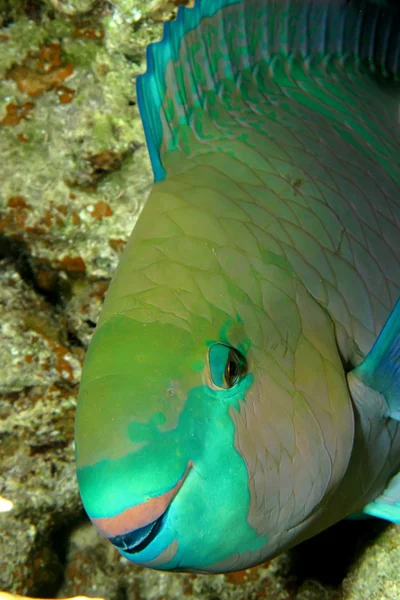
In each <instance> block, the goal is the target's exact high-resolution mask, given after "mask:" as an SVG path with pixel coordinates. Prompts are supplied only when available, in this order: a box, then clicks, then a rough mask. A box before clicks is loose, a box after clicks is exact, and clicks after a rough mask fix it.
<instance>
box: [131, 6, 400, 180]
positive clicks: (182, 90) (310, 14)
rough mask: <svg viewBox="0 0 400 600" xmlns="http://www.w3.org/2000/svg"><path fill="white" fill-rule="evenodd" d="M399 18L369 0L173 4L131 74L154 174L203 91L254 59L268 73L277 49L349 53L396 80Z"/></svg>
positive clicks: (158, 176) (160, 175) (313, 54)
mask: <svg viewBox="0 0 400 600" xmlns="http://www.w3.org/2000/svg"><path fill="white" fill-rule="evenodd" d="M398 19H399V12H398V10H397V8H395V7H394V6H393V8H392V7H391V6H386V5H385V6H382V4H381V2H378V3H376V0H375V1H373V0H286V1H285V2H283V1H282V0H197V2H196V4H195V6H194V7H193V8H183V7H180V9H179V11H178V15H177V19H176V21H174V22H170V23H166V24H165V27H164V36H163V39H162V40H161V41H160V42H158V43H155V44H151V45H150V46H149V47H148V49H147V71H146V73H145V74H144V75H141V76H140V77H138V79H137V97H138V104H139V109H140V113H141V117H142V121H143V126H144V130H145V135H146V141H147V146H148V149H149V154H150V159H151V163H152V167H153V172H154V179H155V181H158V180H162V179H164V178H165V169H164V167H163V162H162V156H163V153H164V152H165V151H166V150H169V149H174V148H177V147H179V140H178V139H177V136H176V135H175V132H176V129H177V128H178V126H181V125H183V124H186V125H187V126H188V127H189V128H190V127H191V115H192V112H193V110H195V109H196V107H203V106H204V98H205V95H206V93H207V92H208V91H210V90H212V91H214V92H215V93H216V94H218V88H219V85H220V84H221V82H222V81H226V80H230V81H234V82H235V83H236V84H237V82H238V79H240V76H241V74H242V73H243V69H249V70H250V73H255V71H256V65H257V64H259V63H260V62H261V61H264V62H266V63H267V64H268V65H271V77H272V78H273V77H274V73H273V69H274V68H275V67H273V59H274V57H276V56H277V55H280V56H283V57H285V58H289V57H292V58H302V59H303V60H307V61H308V62H309V63H310V64H311V61H312V60H318V61H320V62H321V61H322V59H324V60H325V59H327V58H330V57H336V59H338V58H339V59H340V60H341V61H342V64H343V66H344V67H346V61H347V60H348V59H349V58H350V59H351V60H352V61H353V62H354V61H356V62H358V63H359V62H360V61H361V62H362V63H363V64H364V66H365V68H366V70H367V71H369V72H370V74H371V76H372V77H375V76H377V77H383V78H385V77H386V78H392V79H393V78H394V79H395V80H396V81H397V80H398V79H399V78H400V34H399V31H400V28H399V27H398ZM210 20H211V23H210ZM321 25H322V26H321ZM210 29H212V30H213V35H214V36H215V37H214V39H216V40H217V43H215V44H214V46H212V44H211V43H210V39H209V33H210ZM325 62H326V60H325ZM254 82H256V76H255V77H254ZM244 102H247V100H246V99H244Z"/></svg>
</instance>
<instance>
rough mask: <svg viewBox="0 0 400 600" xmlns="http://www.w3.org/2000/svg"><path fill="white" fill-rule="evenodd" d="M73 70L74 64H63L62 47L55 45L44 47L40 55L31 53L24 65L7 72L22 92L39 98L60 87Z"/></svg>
mask: <svg viewBox="0 0 400 600" xmlns="http://www.w3.org/2000/svg"><path fill="white" fill-rule="evenodd" d="M73 70H74V68H73V66H72V64H70V63H67V64H63V63H62V60H61V46H60V44H58V43H54V44H49V45H48V46H45V45H42V46H41V47H40V51H39V53H38V54H33V53H29V54H28V56H27V58H26V59H25V61H24V63H23V64H22V65H13V66H12V67H11V68H10V69H8V71H6V78H7V79H13V80H14V81H15V83H16V84H17V86H18V89H19V90H20V92H24V93H26V94H28V96H31V97H37V96H40V95H41V94H43V93H44V92H47V91H49V90H51V89H53V88H57V87H59V86H60V85H61V84H62V82H63V81H64V79H66V78H67V77H69V75H71V74H72V73H73ZM71 92H72V90H71ZM71 99H72V98H71Z"/></svg>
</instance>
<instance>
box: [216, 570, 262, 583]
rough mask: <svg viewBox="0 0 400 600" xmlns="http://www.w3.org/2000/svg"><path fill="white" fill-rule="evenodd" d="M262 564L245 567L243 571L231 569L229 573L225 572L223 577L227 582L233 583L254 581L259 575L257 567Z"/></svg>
mask: <svg viewBox="0 0 400 600" xmlns="http://www.w3.org/2000/svg"><path fill="white" fill-rule="evenodd" d="M262 566H263V565H256V566H255V567H251V568H250V569H245V570H243V571H232V572H231V573H226V574H225V579H226V581H227V583H233V584H235V585H237V584H242V583H247V582H248V581H255V580H256V579H257V578H258V576H259V569H260V567H262ZM264 566H265V565H264Z"/></svg>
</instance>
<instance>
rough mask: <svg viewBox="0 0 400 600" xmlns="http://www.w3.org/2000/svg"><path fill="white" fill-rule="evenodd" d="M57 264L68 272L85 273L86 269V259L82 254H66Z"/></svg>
mask: <svg viewBox="0 0 400 600" xmlns="http://www.w3.org/2000/svg"><path fill="white" fill-rule="evenodd" d="M57 266H58V268H60V269H63V270H64V271H67V272H68V273H85V271H86V265H85V261H84V260H83V258H81V257H80V256H64V258H62V259H61V260H59V261H57Z"/></svg>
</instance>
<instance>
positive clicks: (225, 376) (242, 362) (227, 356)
mask: <svg viewBox="0 0 400 600" xmlns="http://www.w3.org/2000/svg"><path fill="white" fill-rule="evenodd" d="M208 368H209V374H210V379H211V381H210V383H211V385H212V387H214V388H218V389H224V390H227V389H230V388H232V387H234V386H235V385H236V384H237V383H238V382H239V380H240V378H241V377H242V376H243V375H244V373H245V372H246V359H245V358H244V356H243V354H242V353H241V352H239V351H238V350H236V349H235V348H232V346H227V345H226V344H213V345H212V346H210V348H209V350H208Z"/></svg>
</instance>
